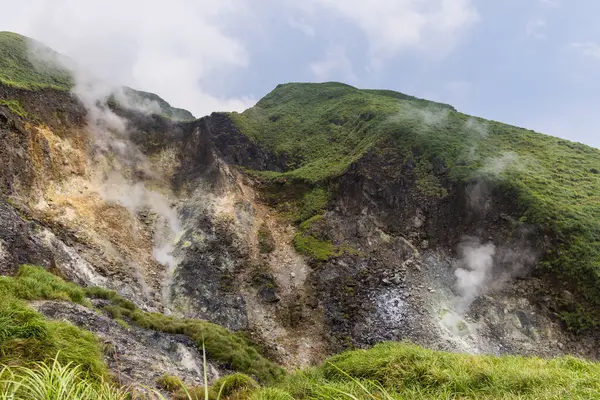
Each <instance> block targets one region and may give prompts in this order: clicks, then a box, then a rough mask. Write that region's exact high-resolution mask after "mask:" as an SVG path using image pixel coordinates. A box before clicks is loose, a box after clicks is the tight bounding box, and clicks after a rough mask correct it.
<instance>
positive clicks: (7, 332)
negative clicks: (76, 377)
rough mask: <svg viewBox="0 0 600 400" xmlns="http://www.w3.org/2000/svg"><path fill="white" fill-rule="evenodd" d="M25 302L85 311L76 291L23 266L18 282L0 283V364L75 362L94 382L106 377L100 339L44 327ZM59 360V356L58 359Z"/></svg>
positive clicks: (60, 326) (61, 326)
mask: <svg viewBox="0 0 600 400" xmlns="http://www.w3.org/2000/svg"><path fill="white" fill-rule="evenodd" d="M28 300H65V301H72V302H74V303H79V304H84V305H89V301H88V300H87V299H86V298H85V293H84V291H83V290H82V289H81V288H80V287H78V286H77V285H74V284H71V283H67V282H64V281H63V280H62V279H60V278H58V277H56V276H54V275H52V274H50V273H48V272H46V271H44V270H43V269H42V268H38V267H33V266H29V265H25V266H23V267H21V269H20V270H19V273H18V275H17V276H16V277H6V276H3V277H0V364H11V365H14V364H27V363H29V362H33V361H46V362H49V361H50V360H53V359H54V358H56V357H57V360H58V361H59V362H61V363H69V362H74V363H76V364H77V365H80V366H81V368H82V370H83V371H85V372H87V373H89V374H90V375H93V376H106V375H107V369H106V365H105V364H104V361H103V358H102V351H101V347H100V344H99V342H98V339H97V338H96V336H94V335H93V334H92V333H90V332H88V331H86V330H83V329H80V328H78V327H76V326H74V325H71V324H69V323H65V322H57V321H48V320H46V319H45V318H44V317H43V316H42V315H41V314H39V313H37V312H36V311H34V310H33V309H31V308H30V307H29V306H28V305H27V304H26V302H25V301H28ZM57 354H58V356H57Z"/></svg>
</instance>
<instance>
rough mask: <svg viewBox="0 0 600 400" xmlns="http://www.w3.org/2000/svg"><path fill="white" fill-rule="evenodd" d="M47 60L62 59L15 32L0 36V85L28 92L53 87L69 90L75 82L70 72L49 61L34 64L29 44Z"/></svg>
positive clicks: (36, 61)
mask: <svg viewBox="0 0 600 400" xmlns="http://www.w3.org/2000/svg"><path fill="white" fill-rule="evenodd" d="M30 43H32V44H33V46H32V48H34V49H37V50H39V51H40V52H43V53H44V54H45V55H46V56H47V57H48V60H50V59H52V58H53V57H55V58H59V57H61V56H60V55H59V54H58V53H55V52H54V51H52V50H50V49H49V48H47V47H46V46H44V45H42V44H41V43H38V42H35V41H33V40H32V39H29V38H27V37H25V36H22V35H19V34H17V33H12V32H0V82H2V83H4V84H7V85H11V86H17V87H20V88H25V89H38V88H43V87H51V88H55V89H60V90H69V89H70V88H71V87H72V86H73V84H74V82H73V79H72V77H71V76H70V74H69V72H68V71H67V70H65V69H64V68H61V67H58V66H57V65H56V64H55V63H53V62H50V61H43V59H41V58H40V59H36V60H34V61H33V62H32V57H30V52H29V50H30V49H29V48H28V46H29V44H30Z"/></svg>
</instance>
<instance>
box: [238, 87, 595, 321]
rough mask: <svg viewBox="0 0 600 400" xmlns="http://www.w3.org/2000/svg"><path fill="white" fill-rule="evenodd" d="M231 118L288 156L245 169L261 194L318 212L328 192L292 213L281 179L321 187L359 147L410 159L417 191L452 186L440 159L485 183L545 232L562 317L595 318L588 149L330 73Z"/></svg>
mask: <svg viewBox="0 0 600 400" xmlns="http://www.w3.org/2000/svg"><path fill="white" fill-rule="evenodd" d="M230 116H231V118H232V120H233V121H234V122H235V123H236V125H237V126H238V127H239V128H240V130H241V131H242V132H243V133H244V134H246V135H247V136H248V137H249V138H250V139H251V140H253V141H254V142H255V143H257V144H259V145H260V146H261V147H263V148H265V149H268V150H270V151H272V152H273V153H275V154H276V155H282V154H285V155H286V158H287V159H289V160H292V161H291V162H290V163H289V165H288V169H287V170H286V171H285V172H283V173H276V172H272V171H262V172H253V174H254V175H255V176H258V177H262V179H264V181H265V182H267V183H269V184H270V185H267V186H266V192H267V196H268V198H269V199H274V198H275V197H276V196H277V193H282V195H281V196H282V199H281V201H280V202H279V203H278V202H277V201H275V200H271V203H274V204H275V206H276V207H281V206H286V207H288V206H289V205H291V207H288V208H290V210H291V213H292V215H293V218H292V219H294V220H296V221H302V220H305V219H307V218H310V217H311V216H313V215H315V214H318V213H319V211H318V209H321V210H322V209H323V207H325V206H326V204H327V201H328V198H327V199H325V198H322V200H324V201H319V202H318V203H320V204H319V205H318V206H317V207H314V208H313V209H312V210H311V207H308V208H307V210H306V212H303V213H300V211H299V210H301V207H300V206H298V205H299V204H301V203H302V193H306V191H300V190H298V191H297V194H296V196H295V198H292V197H290V196H287V194H286V193H288V192H289V193H293V192H294V191H293V190H289V189H286V187H287V186H297V187H307V186H308V187H317V188H321V189H320V190H322V191H324V192H325V193H329V192H330V191H331V190H334V188H331V182H334V179H335V178H336V177H339V176H340V175H342V174H344V173H345V172H346V171H347V170H348V168H349V167H350V166H351V164H352V163H353V162H355V161H357V160H359V159H360V158H361V157H363V156H364V155H365V154H366V153H367V152H369V151H371V152H376V153H379V154H381V155H382V156H383V159H387V160H393V162H392V161H390V164H389V165H388V166H386V168H388V169H389V170H386V171H384V172H385V173H386V174H388V175H391V176H398V177H399V175H400V173H401V168H400V167H401V166H402V165H404V164H407V163H408V164H411V163H412V165H414V166H415V167H416V168H414V174H415V182H416V188H417V190H419V192H420V193H422V194H423V195H424V196H429V197H438V198H439V197H445V196H446V195H447V193H448V190H451V187H449V186H448V184H447V183H445V181H442V180H441V179H440V176H441V175H440V172H439V169H440V168H442V170H443V171H444V172H442V173H441V174H443V176H444V177H445V179H446V178H447V179H449V182H472V181H473V180H484V181H486V182H488V183H489V184H490V185H491V186H492V187H496V188H497V189H498V191H500V192H503V193H505V196H506V197H507V199H510V200H511V201H512V202H513V203H514V204H516V211H517V212H518V213H519V214H520V215H521V216H522V218H521V222H523V223H530V224H535V225H537V226H540V227H541V228H542V230H543V231H544V232H545V233H547V235H548V237H550V238H551V239H552V241H553V243H552V246H551V249H550V252H549V253H548V254H546V255H544V257H543V259H542V265H543V266H544V267H545V268H546V271H548V272H549V273H550V274H551V275H552V276H553V277H556V278H557V281H560V282H563V283H564V284H565V286H564V288H568V289H569V290H571V291H573V292H575V294H576V295H577V298H578V303H577V304H566V303H565V304H564V307H563V308H564V309H563V313H562V316H563V319H564V320H565V321H566V322H567V323H568V324H569V326H570V327H572V328H573V329H580V328H586V327H591V326H594V325H597V324H598V322H600V321H599V320H598V317H597V316H598V315H600V312H597V311H598V310H600V171H599V169H600V167H599V165H600V151H599V150H597V149H594V148H591V147H588V146H585V145H583V144H579V143H573V142H570V141H567V140H563V139H559V138H555V137H551V136H546V135H543V134H540V133H536V132H533V131H530V130H526V129H521V128H517V127H514V126H510V125H506V124H502V123H498V122H494V121H486V120H482V119H477V118H473V117H470V116H468V115H465V114H462V113H459V112H456V111H454V110H453V108H452V107H450V106H447V105H443V104H438V103H434V102H428V101H425V100H421V99H414V98H412V97H411V96H406V95H403V94H400V93H396V92H391V91H377V90H376V91H373V90H359V89H356V88H353V87H351V86H348V85H344V84H340V83H323V84H303V83H292V84H285V85H279V86H278V87H277V88H276V89H275V90H274V91H272V92H271V93H269V94H268V95H267V96H265V97H264V98H263V99H261V100H260V101H259V102H258V103H257V104H256V106H254V107H253V108H251V109H249V110H246V111H245V112H243V113H241V114H237V113H231V114H230ZM374 168H378V167H377V166H374ZM436 168H437V169H438V172H436ZM282 182H285V183H284V184H282ZM286 185H287V186H286ZM278 189H280V190H279V192H278ZM300 214H301V216H299V215H300ZM315 246H316V247H319V249H318V251H317V252H316V253H315V254H317V255H318V256H319V257H320V256H321V255H323V254H326V253H329V252H330V250H331V248H327V247H328V246H325V245H323V243H315V242H314V240H312V239H310V238H305V239H304V240H303V243H299V246H298V247H300V248H306V247H315Z"/></svg>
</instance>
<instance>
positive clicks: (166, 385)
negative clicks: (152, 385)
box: [156, 375, 183, 393]
mask: <svg viewBox="0 0 600 400" xmlns="http://www.w3.org/2000/svg"><path fill="white" fill-rule="evenodd" d="M156 384H157V385H158V387H160V388H162V389H164V390H166V391H167V392H169V393H173V392H176V391H177V390H179V389H181V388H182V387H183V382H182V381H181V379H179V378H178V377H176V376H174V375H163V376H161V377H159V378H157V379H156Z"/></svg>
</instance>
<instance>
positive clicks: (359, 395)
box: [248, 343, 600, 400]
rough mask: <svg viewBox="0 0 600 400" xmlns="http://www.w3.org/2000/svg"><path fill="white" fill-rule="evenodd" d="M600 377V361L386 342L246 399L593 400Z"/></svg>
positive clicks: (332, 360)
mask: <svg viewBox="0 0 600 400" xmlns="http://www.w3.org/2000/svg"><path fill="white" fill-rule="evenodd" d="M599 377H600V365H599V364H598V363H592V362H588V361H583V360H579V359H576V358H573V357H562V358H557V359H552V360H544V359H540V358H525V357H517V356H504V357H495V356H474V355H466V354H454V353H446V352H439V351H433V350H427V349H423V348H422V347H419V346H416V345H412V344H406V343H381V344H378V345H377V346H375V347H374V348H372V349H370V350H355V351H350V352H347V353H343V354H341V355H338V356H334V357H332V358H330V359H329V360H328V361H327V363H326V364H324V365H322V366H320V367H316V368H312V369H309V370H306V371H302V372H298V373H296V374H293V375H290V376H288V377H287V379H286V380H285V381H283V382H282V383H280V384H278V385H274V386H271V387H267V388H263V389H261V390H258V391H255V392H254V393H252V394H251V395H250V396H248V398H249V399H298V400H300V399H352V398H356V399H522V400H524V399H532V400H533V399H566V398H569V399H592V398H599V397H600V380H599V379H598V378H599ZM352 396H355V397H352Z"/></svg>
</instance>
